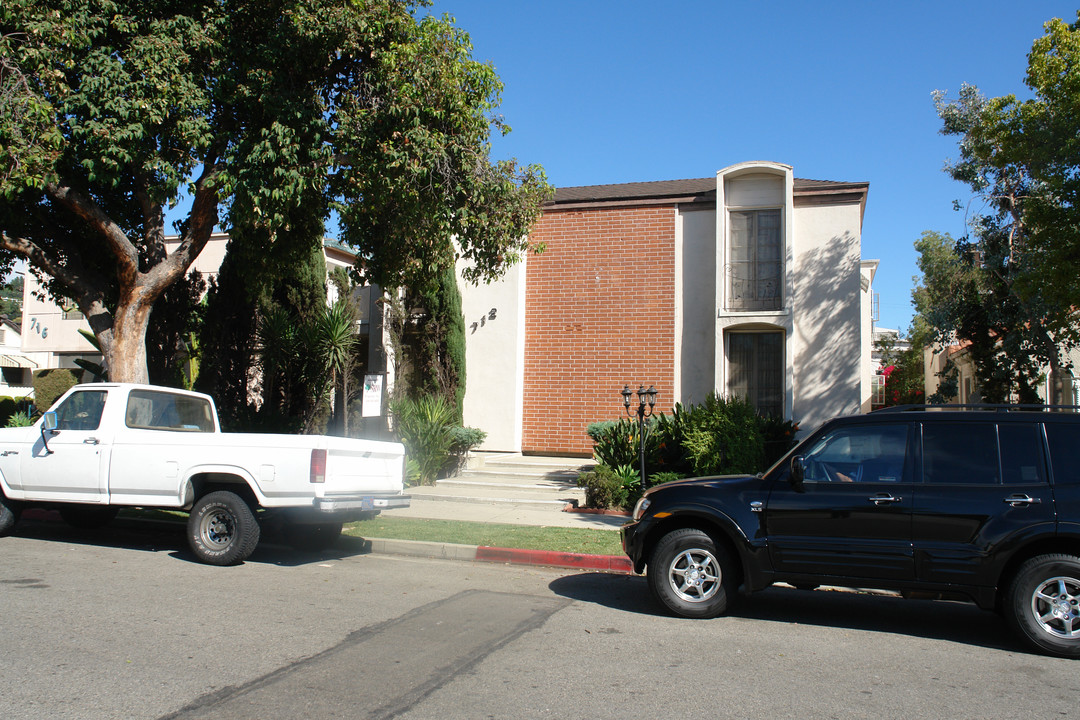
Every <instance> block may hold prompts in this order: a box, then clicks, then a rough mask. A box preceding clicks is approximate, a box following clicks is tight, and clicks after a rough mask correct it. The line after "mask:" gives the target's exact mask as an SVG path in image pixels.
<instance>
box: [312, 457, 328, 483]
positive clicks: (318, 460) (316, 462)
mask: <svg viewBox="0 0 1080 720" xmlns="http://www.w3.org/2000/svg"><path fill="white" fill-rule="evenodd" d="M308 481H309V482H313V483H324V482H326V451H325V450H312V451H311V476H310V478H309V479H308Z"/></svg>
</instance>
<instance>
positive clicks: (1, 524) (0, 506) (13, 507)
mask: <svg viewBox="0 0 1080 720" xmlns="http://www.w3.org/2000/svg"><path fill="white" fill-rule="evenodd" d="M19 511H20V508H19V505H18V503H15V502H13V501H11V500H8V499H7V498H6V497H4V493H2V492H0V537H4V536H5V535H10V534H11V531H12V530H14V529H15V523H17V522H19Z"/></svg>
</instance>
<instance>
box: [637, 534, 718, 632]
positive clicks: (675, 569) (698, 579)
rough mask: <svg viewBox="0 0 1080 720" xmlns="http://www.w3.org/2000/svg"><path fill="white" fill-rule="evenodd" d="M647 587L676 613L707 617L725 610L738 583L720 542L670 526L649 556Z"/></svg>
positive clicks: (685, 615)
mask: <svg viewBox="0 0 1080 720" xmlns="http://www.w3.org/2000/svg"><path fill="white" fill-rule="evenodd" d="M648 565H649V572H648V580H649V588H650V589H651V590H652V592H653V595H654V596H655V597H656V599H657V600H659V601H660V602H661V603H663V604H664V605H665V606H666V607H667V608H668V609H669V610H671V611H672V612H674V613H675V614H676V615H682V616H683V617H688V618H711V617H716V616H717V615H722V614H723V613H724V612H726V611H727V609H728V607H729V606H730V604H731V601H732V600H733V599H734V597H735V592H736V590H737V589H738V586H739V583H738V579H737V576H736V570H735V563H734V561H733V560H732V559H731V555H730V554H729V553H728V551H727V549H726V548H725V547H723V546H722V545H717V544H716V543H715V542H713V539H712V538H711V537H709V536H708V535H707V534H705V533H703V532H702V531H700V530H695V529H693V528H683V529H681V530H673V531H672V532H669V533H668V534H667V535H665V536H664V537H662V538H660V542H658V543H657V544H656V548H655V549H654V550H653V552H652V555H651V557H650V559H649V563H648Z"/></svg>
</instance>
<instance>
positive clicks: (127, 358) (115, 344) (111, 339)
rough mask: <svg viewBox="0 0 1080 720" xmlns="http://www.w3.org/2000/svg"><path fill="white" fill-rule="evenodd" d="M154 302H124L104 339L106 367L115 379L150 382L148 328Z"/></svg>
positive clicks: (103, 352) (103, 349) (102, 348)
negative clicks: (145, 303) (147, 355)
mask: <svg viewBox="0 0 1080 720" xmlns="http://www.w3.org/2000/svg"><path fill="white" fill-rule="evenodd" d="M150 310H151V306H150V305H144V304H141V303H123V304H121V305H120V306H119V307H118V308H117V309H116V313H115V315H113V324H112V328H111V329H110V330H109V331H107V333H105V337H102V335H100V334H99V335H98V338H99V339H100V340H101V352H102V354H103V355H104V356H105V368H106V370H107V371H108V374H109V380H110V381H111V382H132V383H148V382H150V373H149V371H148V370H147V366H146V327H147V325H148V324H149V322H150Z"/></svg>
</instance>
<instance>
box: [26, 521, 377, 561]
mask: <svg viewBox="0 0 1080 720" xmlns="http://www.w3.org/2000/svg"><path fill="white" fill-rule="evenodd" d="M27 515H30V517H26V516H25V515H24V517H23V518H22V519H21V520H20V521H19V523H18V524H17V525H16V526H15V530H14V532H13V533H12V535H13V536H15V537H23V538H32V539H34V540H43V541H45V542H58V543H70V544H75V545H96V546H100V547H111V548H123V549H127V550H141V551H143V552H163V551H164V552H168V555H169V557H171V558H174V559H176V560H181V561H183V562H189V563H195V564H200V563H199V562H198V561H197V560H196V559H195V556H194V555H193V554H192V553H191V551H190V550H189V549H188V544H187V538H186V537H185V525H184V523H183V522H168V521H162V520H144V519H136V518H126V517H119V518H117V519H116V520H114V521H113V522H111V523H109V524H108V525H106V526H105V527H102V528H97V529H94V530H81V529H78V528H74V527H71V526H70V525H68V524H67V523H65V522H64V521H63V520H61V519H60V514H59V513H57V512H56V511H54V510H50V511H33V512H32V513H27ZM370 552H371V544H370V543H369V542H368V541H367V540H364V539H362V538H356V537H349V536H347V535H342V536H341V537H340V538H338V541H337V542H336V543H335V544H334V547H332V548H329V549H328V550H322V551H318V552H303V551H300V550H295V549H293V548H292V547H290V546H288V545H286V544H285V543H284V541H283V540H282V538H281V536H280V533H279V532H278V531H277V530H276V529H275V528H274V527H273V525H268V526H267V527H264V528H263V529H262V534H261V537H260V539H259V545H258V547H256V548H255V552H253V553H252V554H251V557H249V558H248V559H247V560H246V561H245V562H247V563H262V564H267V565H279V566H282V567H295V566H299V565H308V564H311V563H317V562H325V561H327V560H340V559H344V558H347V557H353V556H356V555H366V554H368V553H370ZM208 567H210V566H208Z"/></svg>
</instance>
